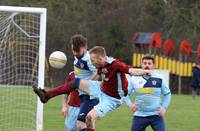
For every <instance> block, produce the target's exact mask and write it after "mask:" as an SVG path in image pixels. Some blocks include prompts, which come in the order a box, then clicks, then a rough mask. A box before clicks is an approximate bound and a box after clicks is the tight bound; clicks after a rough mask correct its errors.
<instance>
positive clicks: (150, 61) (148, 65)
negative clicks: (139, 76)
mask: <svg viewBox="0 0 200 131" xmlns="http://www.w3.org/2000/svg"><path fill="white" fill-rule="evenodd" d="M154 62H155V60H154V56H152V55H145V56H144V57H142V64H141V66H142V69H153V68H154Z"/></svg>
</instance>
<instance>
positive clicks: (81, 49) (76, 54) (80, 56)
mask: <svg viewBox="0 0 200 131" xmlns="http://www.w3.org/2000/svg"><path fill="white" fill-rule="evenodd" d="M85 51H86V49H85V48H80V51H79V52H76V51H74V50H72V53H73V55H74V56H75V57H76V58H77V59H81V58H82V57H83V55H84V53H85Z"/></svg>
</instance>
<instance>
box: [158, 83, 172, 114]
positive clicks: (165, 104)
mask: <svg viewBox="0 0 200 131" xmlns="http://www.w3.org/2000/svg"><path fill="white" fill-rule="evenodd" d="M161 93H162V94H163V100H162V103H161V108H160V112H159V115H161V116H164V115H165V112H166V110H167V108H168V106H169V104H170V101H171V91H170V89H169V87H168V86H167V84H166V82H165V81H164V80H163V82H162V87H161Z"/></svg>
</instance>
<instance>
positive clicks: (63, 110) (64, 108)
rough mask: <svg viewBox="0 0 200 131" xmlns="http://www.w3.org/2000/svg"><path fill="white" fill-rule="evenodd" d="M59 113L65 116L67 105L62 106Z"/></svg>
mask: <svg viewBox="0 0 200 131" xmlns="http://www.w3.org/2000/svg"><path fill="white" fill-rule="evenodd" d="M61 113H62V115H63V116H64V117H66V116H67V107H62V110H61Z"/></svg>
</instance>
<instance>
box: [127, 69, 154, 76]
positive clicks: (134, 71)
mask: <svg viewBox="0 0 200 131" xmlns="http://www.w3.org/2000/svg"><path fill="white" fill-rule="evenodd" d="M128 73H129V74H131V75H134V76H142V75H151V74H152V71H151V70H143V69H136V68H129V70H128Z"/></svg>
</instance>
